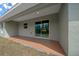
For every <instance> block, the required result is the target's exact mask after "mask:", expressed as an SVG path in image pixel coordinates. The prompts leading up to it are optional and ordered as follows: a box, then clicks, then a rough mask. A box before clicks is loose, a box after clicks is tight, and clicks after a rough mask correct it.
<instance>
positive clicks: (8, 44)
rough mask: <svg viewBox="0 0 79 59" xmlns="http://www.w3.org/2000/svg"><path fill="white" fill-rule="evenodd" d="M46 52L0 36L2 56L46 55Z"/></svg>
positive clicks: (0, 52)
mask: <svg viewBox="0 0 79 59" xmlns="http://www.w3.org/2000/svg"><path fill="white" fill-rule="evenodd" d="M46 55H47V54H46V53H43V52H40V51H38V50H36V49H33V48H30V47H27V46H23V45H21V44H19V43H16V42H13V41H11V40H8V39H5V38H2V37H0V56H46Z"/></svg>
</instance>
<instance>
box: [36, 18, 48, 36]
mask: <svg viewBox="0 0 79 59" xmlns="http://www.w3.org/2000/svg"><path fill="white" fill-rule="evenodd" d="M35 35H36V36H41V37H48V36H49V20H44V21H39V22H36V23H35Z"/></svg>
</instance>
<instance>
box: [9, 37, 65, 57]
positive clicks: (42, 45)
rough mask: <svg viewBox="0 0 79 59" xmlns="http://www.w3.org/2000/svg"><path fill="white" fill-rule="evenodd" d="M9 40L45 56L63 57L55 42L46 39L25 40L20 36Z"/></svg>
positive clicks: (58, 45) (59, 47) (60, 48)
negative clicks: (45, 54) (43, 53)
mask: <svg viewBox="0 0 79 59" xmlns="http://www.w3.org/2000/svg"><path fill="white" fill-rule="evenodd" d="M10 40H13V41H16V42H18V43H20V44H23V45H25V46H28V47H31V48H34V49H37V50H39V51H41V52H45V53H47V54H51V55H56V56H60V55H61V56H63V55H65V53H64V50H63V49H62V47H61V46H60V44H59V43H58V42H57V41H53V40H46V39H36V38H26V37H21V36H13V37H11V38H10Z"/></svg>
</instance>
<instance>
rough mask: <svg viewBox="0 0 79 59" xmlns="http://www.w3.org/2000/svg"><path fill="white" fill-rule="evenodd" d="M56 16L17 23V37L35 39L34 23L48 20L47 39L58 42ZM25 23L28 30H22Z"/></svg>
mask: <svg viewBox="0 0 79 59" xmlns="http://www.w3.org/2000/svg"><path fill="white" fill-rule="evenodd" d="M57 18H58V14H53V15H48V16H43V17H38V18H35V19H31V20H27V21H23V22H20V23H19V35H21V36H26V37H36V36H35V22H37V21H41V20H49V39H50V40H59V39H58V27H57V26H58V19H57ZM24 23H27V24H28V28H27V29H24V27H23V24H24Z"/></svg>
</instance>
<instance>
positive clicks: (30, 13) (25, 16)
mask: <svg viewBox="0 0 79 59" xmlns="http://www.w3.org/2000/svg"><path fill="white" fill-rule="evenodd" d="M60 6H61V4H59V3H58V4H55V3H51V4H49V3H46V4H44V3H37V4H36V3H26V4H19V5H18V6H17V7H16V8H14V9H13V10H12V11H11V12H9V13H7V14H6V15H4V16H3V17H2V18H0V21H1V20H4V21H5V20H6V21H9V20H13V21H17V22H19V21H24V20H29V19H32V18H36V17H40V16H45V15H49V14H54V13H58V12H59V9H60Z"/></svg>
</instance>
